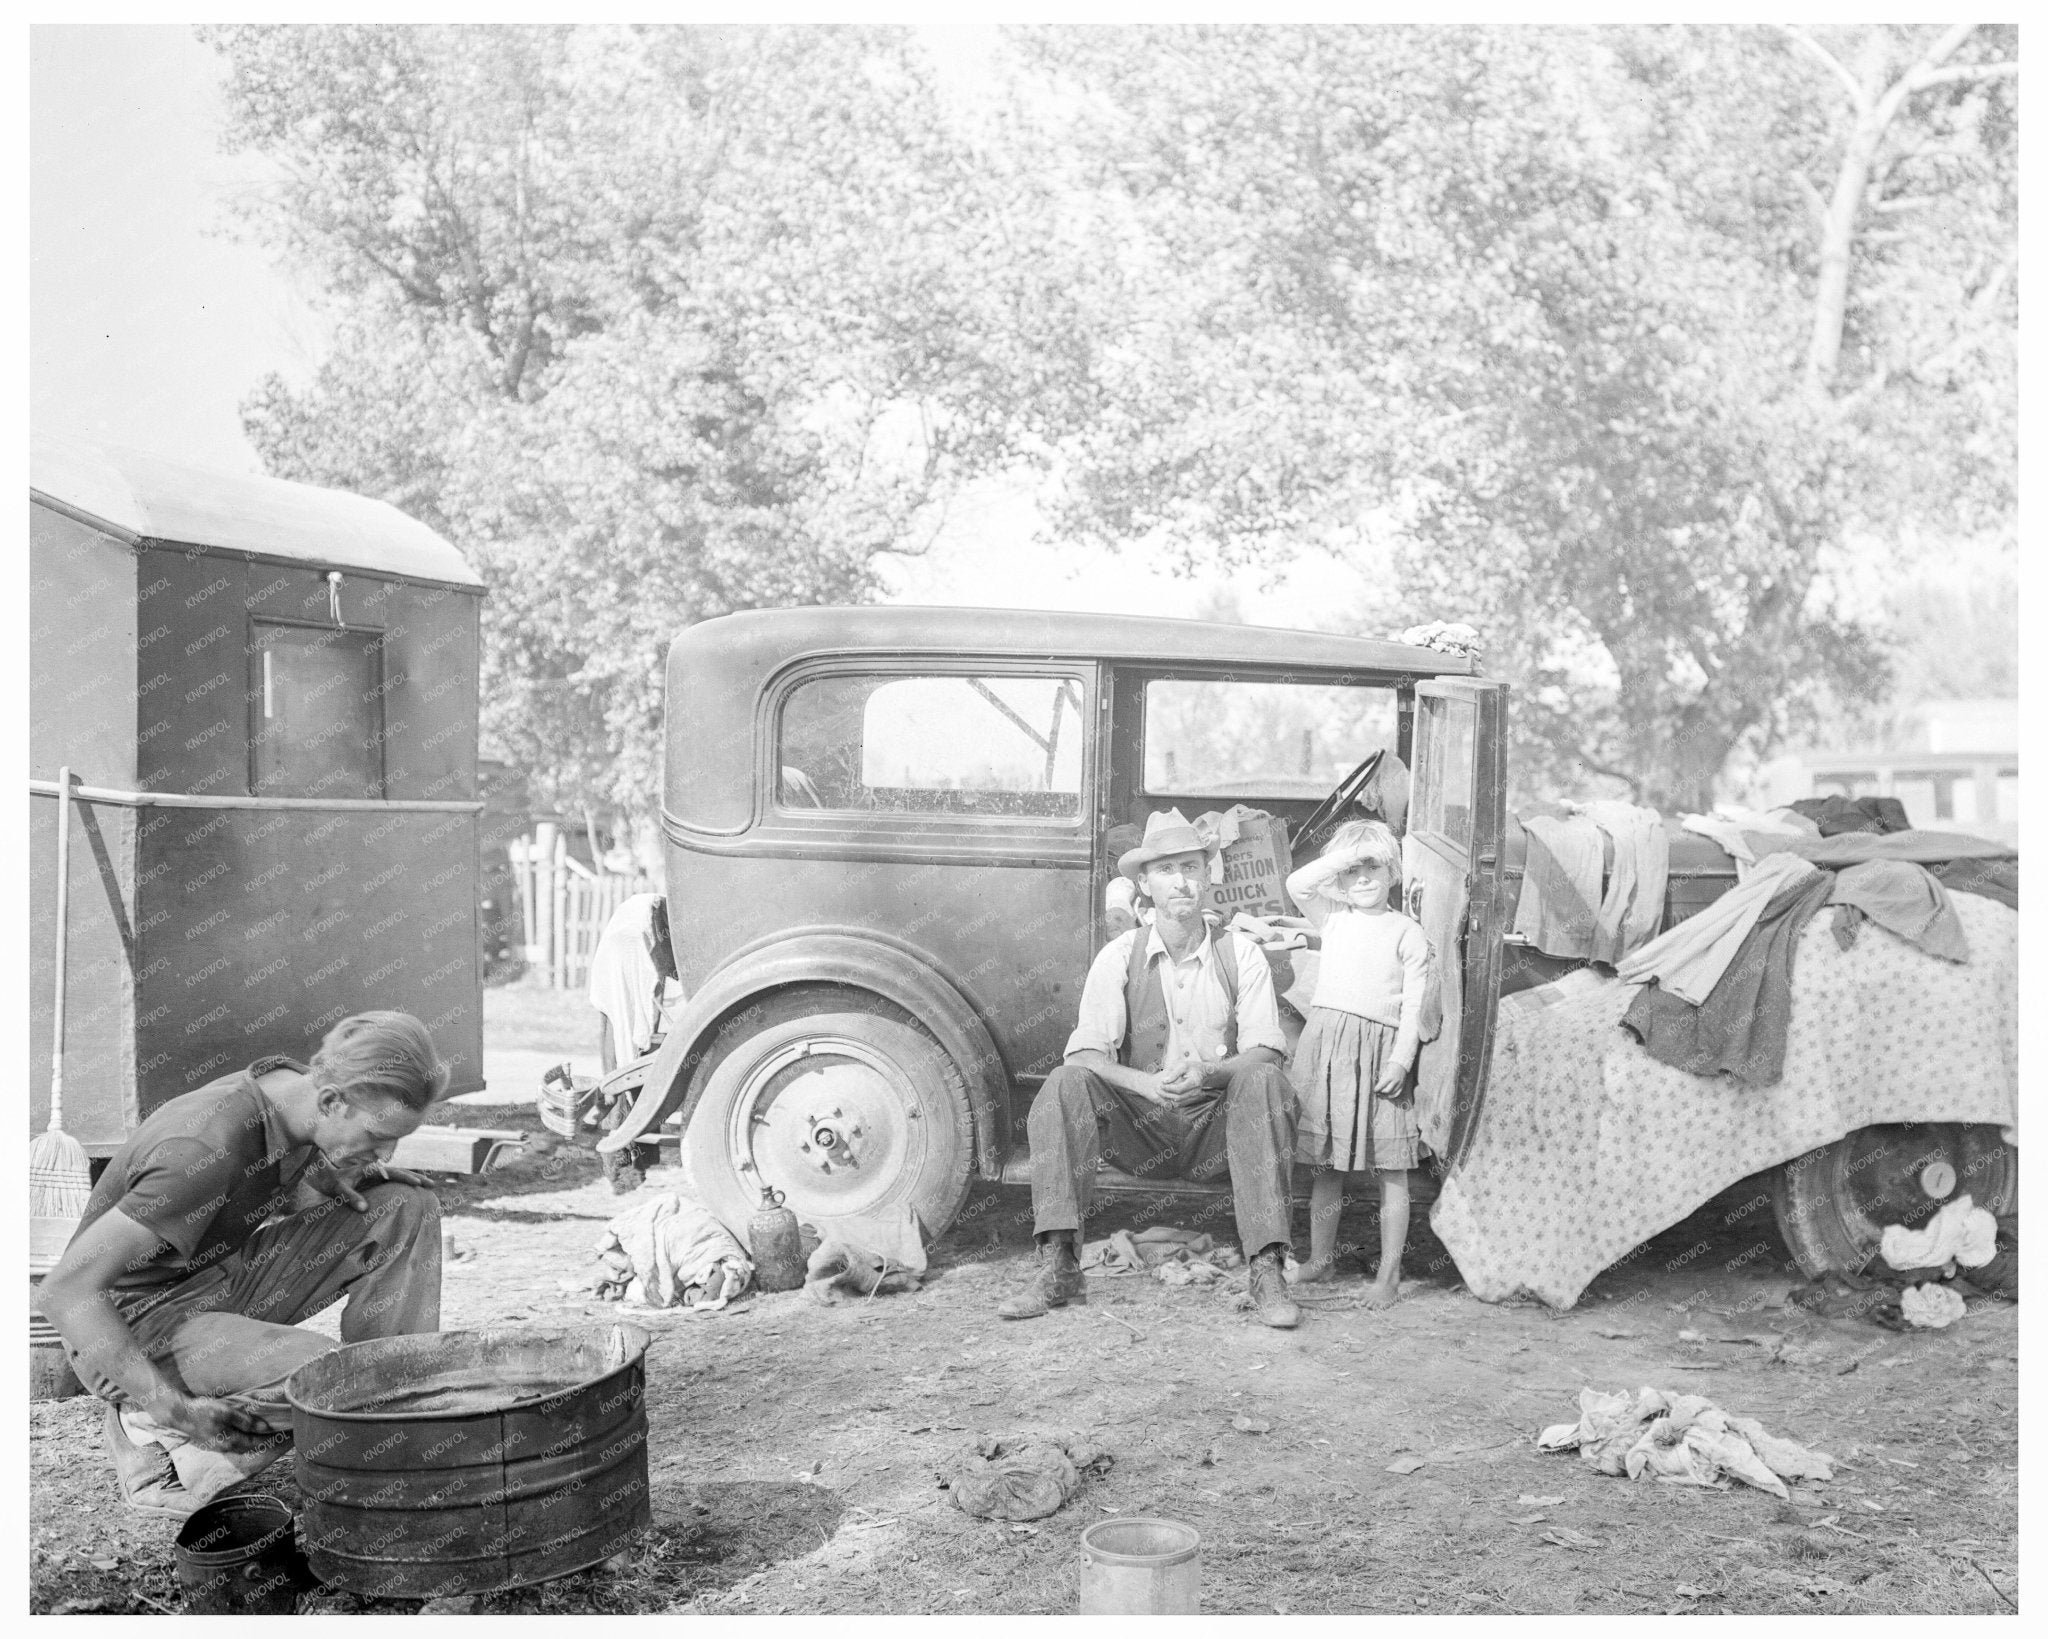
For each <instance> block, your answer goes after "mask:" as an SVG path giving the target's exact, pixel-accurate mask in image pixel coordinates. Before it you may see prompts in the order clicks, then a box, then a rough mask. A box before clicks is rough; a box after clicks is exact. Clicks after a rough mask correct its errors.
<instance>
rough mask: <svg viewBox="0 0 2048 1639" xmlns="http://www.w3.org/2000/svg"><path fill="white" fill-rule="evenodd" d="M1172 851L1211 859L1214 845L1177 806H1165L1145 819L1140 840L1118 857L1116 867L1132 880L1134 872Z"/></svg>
mask: <svg viewBox="0 0 2048 1639" xmlns="http://www.w3.org/2000/svg"><path fill="white" fill-rule="evenodd" d="M1175 854H1200V855H1202V856H1203V858H1204V859H1205V860H1209V861H1213V860H1214V859H1215V857H1216V844H1215V842H1214V840H1213V839H1212V838H1210V837H1207V836H1205V835H1203V834H1202V832H1201V831H1199V830H1197V829H1196V828H1195V826H1193V825H1192V824H1190V823H1189V822H1188V820H1187V819H1186V817H1185V816H1184V815H1182V813H1181V811H1180V810H1179V809H1178V808H1169V809H1167V811H1166V812H1165V813H1163V814H1153V815H1152V816H1151V817H1149V818H1148V819H1147V820H1146V821H1145V838H1144V840H1143V841H1142V842H1140V843H1139V844H1138V846H1137V847H1135V848H1133V849H1131V850H1130V851H1129V852H1128V853H1126V854H1125V855H1124V856H1123V857H1122V858H1121V859H1119V860H1118V861H1117V862H1116V868H1117V869H1118V870H1119V871H1121V872H1122V873H1123V874H1124V875H1125V876H1127V877H1129V878H1130V879H1131V880H1132V881H1133V882H1135V881H1137V880H1138V872H1139V871H1141V870H1143V869H1144V868H1145V866H1146V865H1148V864H1149V863H1150V862H1151V861H1153V860H1155V859H1171V858H1172V857H1173V856H1174V855H1175Z"/></svg>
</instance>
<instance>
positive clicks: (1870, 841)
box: [1751, 831, 2019, 871]
mask: <svg viewBox="0 0 2048 1639" xmlns="http://www.w3.org/2000/svg"><path fill="white" fill-rule="evenodd" d="M1751 841H1752V842H1753V843H1754V845H1755V847H1756V856H1757V858H1758V860H1759V861H1761V860H1762V859H1763V858H1764V857H1765V856H1766V855H1767V854H1781V853H1789V854H1796V855H1798V856H1799V857H1800V858H1801V859H1806V860H1811V861H1812V862H1813V863H1814V864H1816V865H1819V866H1822V867H1823V868H1825V869H1827V870H1830V871H1835V870H1840V869H1841V868H1842V867H1843V866H1844V865H1857V864H1860V863H1862V862H1863V861H1864V860H1866V859H1910V860H1913V861H1914V862H1915V863H1917V864H1921V865H1927V866H1936V865H1946V864H1948V863H1950V862H1951V861H1954V860H1965V859H2011V860H2017V859H2018V858H2019V850H2018V849H2017V848H2013V847H2011V846H2009V845H2008V844H2006V843H2003V842H1993V841H1992V840H1991V839H1990V838H1989V837H1973V836H1970V835H1968V834H1967V833H1965V832H1962V831H1897V832H1893V833H1892V834H1891V835H1889V836H1872V835H1867V834H1864V833H1861V832H1854V831H1851V832H1844V833H1842V834H1841V835H1839V836H1832V837H1787V838H1785V839H1784V840H1783V841H1782V842H1781V841H1780V840H1779V839H1778V838H1776V837H1766V836H1757V837H1753V838H1752V839H1751Z"/></svg>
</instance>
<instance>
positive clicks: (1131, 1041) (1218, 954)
mask: <svg viewBox="0 0 2048 1639" xmlns="http://www.w3.org/2000/svg"><path fill="white" fill-rule="evenodd" d="M1208 938H1209V942H1210V943H1211V944H1212V945H1214V946H1215V951H1214V954H1213V960H1214V961H1215V963H1216V977H1217V979H1218V980H1219V981H1221V983H1222V985H1223V995H1224V999H1225V1000H1227V1001H1228V1002H1229V1003H1230V1018H1229V1022H1228V1023H1226V1024H1225V1025H1224V1027H1223V1051H1224V1055H1225V1056H1226V1057H1229V1058H1235V1057H1236V1056H1237V946H1236V945H1235V944H1234V943H1233V942H1232V940H1231V938H1230V935H1229V934H1227V933H1226V932H1224V930H1222V929H1221V928H1210V929H1208ZM1151 943H1152V930H1151V929H1150V928H1149V927H1144V926H1142V925H1141V926H1140V927H1139V928H1138V930H1137V932H1136V933H1135V934H1133V935H1132V937H1131V967H1130V972H1129V973H1128V974H1127V975H1126V976H1125V979H1124V1040H1123V1045H1122V1046H1121V1047H1119V1048H1118V1049H1117V1055H1116V1056H1117V1061H1118V1062H1119V1063H1121V1064H1127V1065H1129V1066H1130V1067H1131V1068H1132V1069H1134V1070H1146V1071H1156V1070H1158V1069H1159V1067H1160V1066H1161V1065H1163V1064H1164V1063H1165V1062H1166V1040H1167V1037H1168V1036H1169V1035H1170V1034H1171V1033H1172V1030H1173V1020H1172V1019H1171V1018H1170V1017H1169V1016H1168V1014H1167V1011H1166V991H1165V988H1164V981H1163V980H1162V979H1161V978H1160V977H1159V968H1158V965H1157V964H1156V963H1153V962H1148V961H1147V960H1146V959H1145V957H1146V954H1147V952H1148V950H1149V948H1150V946H1151Z"/></svg>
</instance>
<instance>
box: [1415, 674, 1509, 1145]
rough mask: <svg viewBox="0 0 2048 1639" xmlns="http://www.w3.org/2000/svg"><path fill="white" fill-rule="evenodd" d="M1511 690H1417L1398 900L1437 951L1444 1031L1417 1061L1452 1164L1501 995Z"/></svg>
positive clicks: (1432, 682)
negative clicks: (1501, 901)
mask: <svg viewBox="0 0 2048 1639" xmlns="http://www.w3.org/2000/svg"><path fill="white" fill-rule="evenodd" d="M1507 692H1508V691H1507V685H1506V684H1503V683H1487V682H1480V681H1478V680H1476V679H1473V678H1469V677H1438V678H1431V679H1429V680H1427V681H1424V682H1420V683H1418V684H1416V686H1415V736H1414V750H1415V772H1414V786H1413V791H1412V794H1411V799H1410V803H1409V809H1408V833H1407V836H1406V838H1405V839H1404V841H1403V844H1402V877H1403V883H1402V893H1403V900H1402V903H1403V907H1404V908H1405V909H1406V910H1407V912H1408V914H1409V915H1411V916H1413V917H1414V918H1415V919H1416V920H1417V921H1418V922H1420V923H1421V924H1422V928H1423V931H1424V932H1425V933H1427V934H1428V935H1429V941H1430V945H1431V947H1432V949H1433V950H1434V951H1435V953H1436V965H1437V972H1438V974H1439V976H1440V979H1441V983H1442V991H1443V1028H1442V1029H1441V1030H1440V1031H1439V1032H1438V1033H1437V1035H1436V1037H1435V1039H1434V1040H1431V1041H1428V1042H1425V1043H1424V1044H1423V1046H1422V1052H1421V1056H1420V1058H1419V1059H1418V1060H1417V1061H1416V1091H1415V1102H1416V1112H1417V1115H1418V1116H1419V1118H1420V1121H1421V1126H1422V1139H1423V1142H1424V1143H1426V1144H1427V1145H1428V1146H1429V1147H1430V1149H1431V1150H1433V1151H1434V1152H1435V1153H1436V1154H1437V1156H1438V1157H1439V1158H1440V1159H1441V1161H1442V1162H1443V1165H1444V1167H1445V1169H1446V1170H1447V1171H1448V1170H1449V1169H1450V1168H1452V1167H1455V1166H1456V1165H1457V1163H1458V1158H1459V1156H1460V1155H1461V1154H1462V1153H1463V1150H1464V1146H1465V1144H1466V1142H1467V1140H1468V1139H1469V1137H1470V1135H1471V1132H1472V1126H1473V1118H1474V1116H1475V1115H1476V1114H1477V1113H1478V1109H1479V1101H1480V1097H1481V1093H1482V1091H1483V1089H1484V1086H1485V1080H1486V1068H1487V1061H1488V1059H1489V1057H1490V1055H1491V1052H1492V1048H1493V1019H1494V1008H1495V1005H1496V1003H1497V1002H1498V1000H1499V995H1500V964H1501V935H1502V932H1503V931H1504V930H1503V929H1502V928H1501V926H1500V910H1499V898H1500V873H1501V841H1502V837H1503V835H1504V834H1505V828H1506V809H1507V798H1506V779H1505V776H1506V772H1507V750H1506V733H1505V730H1506V725H1507Z"/></svg>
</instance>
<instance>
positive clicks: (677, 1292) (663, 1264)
mask: <svg viewBox="0 0 2048 1639" xmlns="http://www.w3.org/2000/svg"><path fill="white" fill-rule="evenodd" d="M597 1251H598V1256H599V1257H600V1258H601V1259H603V1260H604V1261H605V1263H606V1264H607V1265H609V1266H610V1268H611V1269H612V1271H613V1272H614V1274H615V1275H616V1276H617V1277H618V1278H617V1280H616V1281H614V1282H611V1283H609V1284H614V1285H618V1286H622V1287H623V1288H624V1294H625V1300H626V1302H627V1303H629V1304H635V1305H644V1306H645V1307H647V1308H650V1309H673V1308H675V1307H676V1306H677V1305H679V1304H680V1305H683V1306H684V1307H687V1308H691V1309H722V1308H724V1307H725V1305H726V1304H727V1303H729V1302H731V1301H732V1299H734V1298H736V1297H738V1296H739V1295H740V1294H741V1293H742V1292H744V1291H745V1290H746V1288H747V1284H748V1283H749V1282H750V1281H751V1280H753V1278H754V1265H753V1263H752V1261H751V1260H750V1259H749V1258H748V1257H747V1254H746V1252H745V1251H744V1250H743V1249H742V1248H741V1246H740V1243H739V1242H738V1241H737V1240H735V1239H734V1238H733V1236H732V1233H731V1231H729V1230H728V1229H727V1228H726V1227H725V1225H723V1224H721V1223H720V1222H719V1221H718V1220H717V1219H716V1218H714V1217H713V1216H712V1215H711V1214H710V1213H709V1212H708V1211H706V1210H705V1209H704V1208H703V1207H701V1206H699V1205H698V1204H697V1203H696V1202H695V1201H693V1200H691V1199H690V1198H689V1197H688V1196H685V1195H679V1194H677V1193H676V1192H675V1191H673V1190H671V1191H669V1192H668V1193H667V1194H664V1195H659V1196H656V1197H655V1198H654V1199H653V1200H652V1201H649V1202H647V1203H646V1204H645V1205H643V1206H637V1207H635V1208H634V1209H633V1210H632V1211H631V1212H622V1213H620V1214H619V1215H618V1217H616V1218H614V1219H612V1220H611V1222H610V1223H608V1224H606V1225H605V1226H604V1234H603V1235H602V1236H600V1237H599V1239H598V1243H597Z"/></svg>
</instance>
